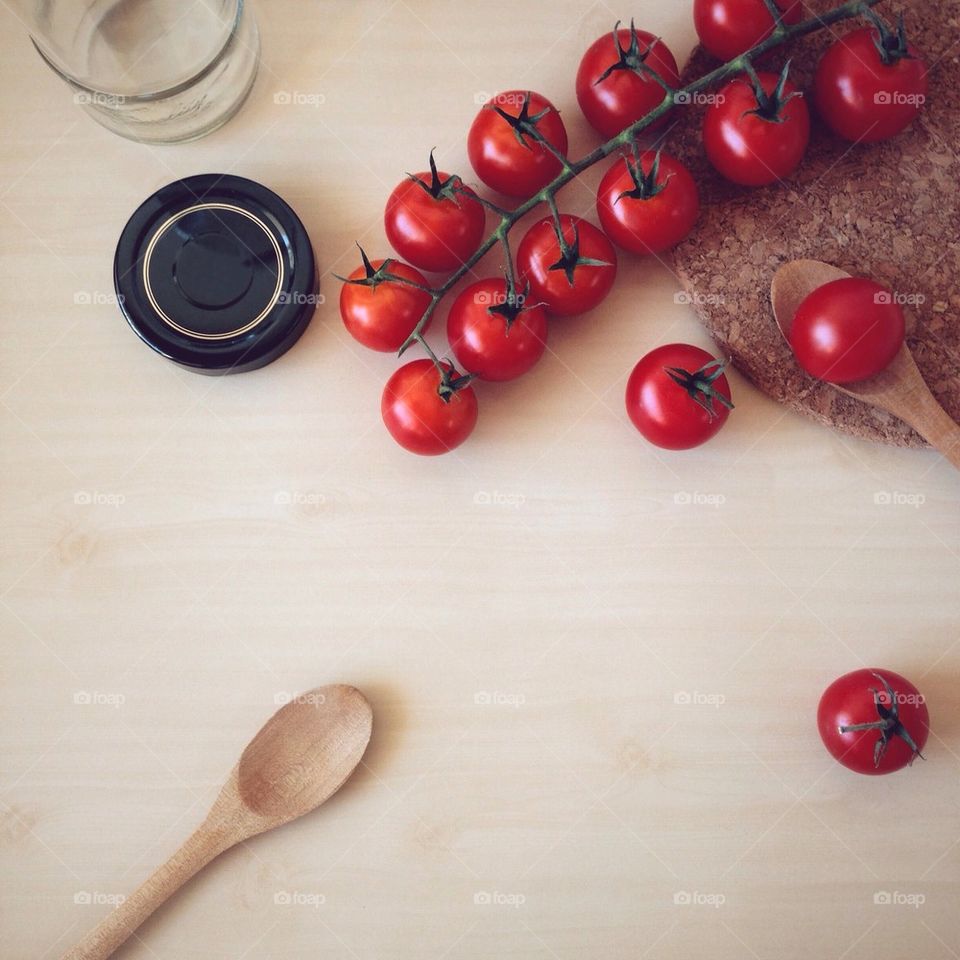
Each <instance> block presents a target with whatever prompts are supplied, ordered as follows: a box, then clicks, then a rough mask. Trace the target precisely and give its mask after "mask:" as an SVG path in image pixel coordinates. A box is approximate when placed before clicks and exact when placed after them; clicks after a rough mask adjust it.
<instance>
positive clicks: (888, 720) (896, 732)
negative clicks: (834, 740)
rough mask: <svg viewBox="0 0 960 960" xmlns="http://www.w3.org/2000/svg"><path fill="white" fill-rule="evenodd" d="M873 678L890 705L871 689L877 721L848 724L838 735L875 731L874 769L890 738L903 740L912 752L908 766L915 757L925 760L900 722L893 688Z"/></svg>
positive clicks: (885, 682) (879, 677) (843, 726)
mask: <svg viewBox="0 0 960 960" xmlns="http://www.w3.org/2000/svg"><path fill="white" fill-rule="evenodd" d="M874 676H875V677H876V678H877V679H878V680H879V681H880V682H881V683H882V684H883V687H884V689H885V690H886V693H887V699H888V700H889V701H890V705H889V706H887V704H885V703H884V702H883V700H882V699H881V697H880V691H879V690H877V689H876V687H871V688H870V692H871V693H872V694H873V703H874V706H875V707H876V708H877V715H878V717H879V719H878V720H871V721H869V722H866V723H848V724H844V725H842V726H840V727H838V728H837V729H838V730H839V731H840V733H854V732H856V731H859V730H876V731H877V732H878V733H879V734H880V736H879V737H878V738H877V742H876V743H875V744H874V747H873V765H874V767H879V766H880V761H881V760H882V759H883V755H884V753H886V750H887V744H889V743H890V739H891V737H900V739H901V740H903V741H904V743H906V745H907V746H908V747H909V748H910V750H911V751H912V753H911V757H910V764H912V763H913V761H914V760H915V759H916V758H917V757H919V758H920V759H921V760H923V759H925V757H924V756H923V754H922V753H921V752H920V748H919V747H918V746H917V744H916V743H915V741H914V739H913V737H911V736H910V733H909V731H908V730H907V728H906V727H905V726H904V725H903V723H902V722H901V721H900V716H899V706H898V702H897V695H896V694H895V693H894V692H893V687H891V686H890V684H889V682H888V681H887V678H886V677H883V676H881V675H880V674H879V673H875V674H874ZM908 765H909V764H908Z"/></svg>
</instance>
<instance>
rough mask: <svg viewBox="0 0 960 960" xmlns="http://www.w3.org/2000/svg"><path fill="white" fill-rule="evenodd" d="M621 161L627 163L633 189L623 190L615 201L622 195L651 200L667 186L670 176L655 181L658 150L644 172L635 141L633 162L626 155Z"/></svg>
mask: <svg viewBox="0 0 960 960" xmlns="http://www.w3.org/2000/svg"><path fill="white" fill-rule="evenodd" d="M623 162H624V163H625V164H626V165H627V172H628V173H629V174H630V179H631V180H632V181H633V189H632V190H624V191H623V193H621V194H620V195H619V196H618V197H617V199H616V202H617V203H619V202H620V201H621V200H622V199H623V198H624V197H629V198H630V199H631V200H652V199H653V198H654V197H655V196H656V195H657V194H658V193H661V192H663V191H664V190H665V189H666V188H667V184H668V183H669V182H670V177H666V178H665V179H664V180H663V181H662V182H660V183H658V182H657V178H658V177H659V176H660V150H658V151H657V154H656V156H655V157H654V158H653V163H651V164H650V169H649V171H647V172H644V169H643V160H642V159H641V157H640V152H639V149H638V147H637V144H636V143H634V144H633V162H632V163H631V162H630V159H629V158H628V157H624V158H623Z"/></svg>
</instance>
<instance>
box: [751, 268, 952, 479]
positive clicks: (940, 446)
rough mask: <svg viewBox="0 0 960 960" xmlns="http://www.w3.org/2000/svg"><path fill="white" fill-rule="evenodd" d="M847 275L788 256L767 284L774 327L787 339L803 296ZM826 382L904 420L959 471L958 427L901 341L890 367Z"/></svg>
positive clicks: (840, 271) (836, 269)
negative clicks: (851, 379) (852, 380)
mask: <svg viewBox="0 0 960 960" xmlns="http://www.w3.org/2000/svg"><path fill="white" fill-rule="evenodd" d="M849 276H850V274H849V273H846V272H845V271H843V270H840V269H838V268H837V267H834V266H832V265H831V264H829V263H822V262H821V261H819V260H791V261H790V262H789V263H785V264H784V265H783V266H782V267H780V269H779V270H777V272H776V274H774V277H773V283H772V284H771V286H770V299H771V302H772V303H773V313H774V316H775V317H776V320H777V325H778V326H779V327H780V332H781V333H782V334H783V336H784V338H785V339H786V341H787V342H788V343H789V342H790V328H791V327H792V325H793V318H794V316H795V315H796V313H797V308H798V307H799V306H800V304H801V303H803V301H804V300H805V299H806V298H807V296H808V295H809V294H810V293H812V292H813V291H814V290H816V289H817V288H818V287H822V286H823V285H824V284H825V283H830V282H831V281H833V280H841V279H843V278H844V277H849ZM832 386H833V388H834V389H835V390H839V391H840V392H841V393H845V394H847V395H848V396H851V397H857V398H859V399H860V400H866V401H867V402H868V403H872V404H873V405H874V406H875V407H880V409H882V410H886V411H888V412H889V413H892V414H893V415H894V416H896V417H899V418H900V419H901V420H903V421H904V422H905V423H908V424H910V426H911V427H913V428H914V429H915V430H916V431H917V433H919V434H920V435H921V436H922V437H923V438H924V439H925V440H927V442H928V443H930V444H931V446H934V447H936V448H937V450H939V451H940V452H941V453H942V454H943V455H944V457H946V458H947V460H949V461H950V463H952V464H953V465H954V466H955V467H956V468H957V469H958V470H960V426H958V425H957V424H956V423H955V422H954V421H953V419H952V418H951V417H950V416H949V415H948V414H947V412H946V411H945V410H944V409H943V407H941V406H940V404H939V403H937V400H936V398H935V397H934V396H933V394H932V393H931V392H930V388H929V387H928V386H927V384H926V381H925V380H924V379H923V375H922V374H921V373H920V370H919V368H918V367H917V364H916V361H915V360H914V359H913V354H912V353H911V352H910V350H909V348H908V347H907V345H906V343H904V344H903V345H902V346H901V347H900V351H899V352H898V353H897V355H896V357H894V359H893V362H892V363H891V364H890V366H888V367H887V368H886V369H885V370H882V371H881V372H880V373H878V374H877V375H876V376H874V377H870V378H869V379H868V380H860V381H857V382H856V383H845V384H843V385H842V386H841V385H840V384H832Z"/></svg>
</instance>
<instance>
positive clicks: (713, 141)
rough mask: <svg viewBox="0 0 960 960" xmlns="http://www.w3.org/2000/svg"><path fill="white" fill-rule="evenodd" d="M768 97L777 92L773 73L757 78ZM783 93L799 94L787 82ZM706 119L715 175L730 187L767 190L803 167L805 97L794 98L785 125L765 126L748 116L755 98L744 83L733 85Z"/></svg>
mask: <svg viewBox="0 0 960 960" xmlns="http://www.w3.org/2000/svg"><path fill="white" fill-rule="evenodd" d="M758 77H759V78H760V82H761V84H762V85H763V89H764V91H765V92H766V93H771V92H772V91H773V90H774V89H775V88H776V86H777V81H778V80H779V78H778V76H777V75H776V74H774V73H763V72H761V73H758ZM784 92H785V93H787V94H789V93H796V92H798V90H797V87H796V86H795V85H794V84H792V83H790V82H789V81H787V85H786V87H785V88H784ZM719 97H722V98H723V99H722V100H720V99H719V98H718V100H717V101H716V102H715V103H712V104H711V105H710V106H709V107H708V108H707V110H706V113H705V114H704V117H703V146H704V150H705V152H706V154H707V159H708V160H709V161H710V163H711V164H713V167H714V169H716V171H717V172H718V173H719V174H720V175H721V176H723V177H725V178H726V179H727V180H730V181H731V182H732V183H737V184H740V186H744V187H763V186H767V185H768V184H771V183H777V182H778V181H780V180H784V179H786V178H787V177H789V176H790V175H791V174H792V173H794V171H795V170H796V169H797V168H798V167H799V166H800V163H801V161H802V160H803V157H804V154H805V153H806V150H807V145H808V144H809V142H810V111H809V110H808V109H807V104H806V100H805V98H804V97H794V98H793V99H792V100H791V101H790V102H789V103H788V104H786V106H785V107H784V108H783V111H782V114H781V116H782V120H781V122H774V121H772V120H764V119H763V118H762V117H758V116H756V115H755V114H751V113H749V111H751V110H754V109H756V107H757V97H756V93H755V92H754V90H753V87H752V85H751V83H750V81H749V80H748V79H747V78H746V77H737V78H735V79H734V80H731V81H730V83H728V84H727V85H726V86H725V87H723V88H722V89H721V90H720V92H719Z"/></svg>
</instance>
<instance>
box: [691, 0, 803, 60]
mask: <svg viewBox="0 0 960 960" xmlns="http://www.w3.org/2000/svg"><path fill="white" fill-rule="evenodd" d="M777 6H778V7H779V8H780V9H781V10H782V11H783V13H784V21H785V22H786V23H788V24H794V23H799V22H800V17H801V16H802V15H803V3H802V2H801V0H789V2H787V0H777ZM693 25H694V27H695V28H696V31H697V36H698V37H699V38H700V43H701V44H703V46H704V47H705V48H706V49H707V50H708V51H709V52H710V53H712V54H713V55H714V56H715V57H716V58H717V59H718V60H724V61H726V60H732V59H733V58H734V57H739V56H740V54H741V53H746V52H747V50H749V49H750V48H751V47H754V46H756V45H757V44H758V43H761V42H762V41H764V40H766V39H767V37H769V36H770V34H771V33H773V28H774V21H773V17H772V16H770V11H769V10H768V9H767V6H766V4H765V3H764V2H763V0H694V4H693Z"/></svg>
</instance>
